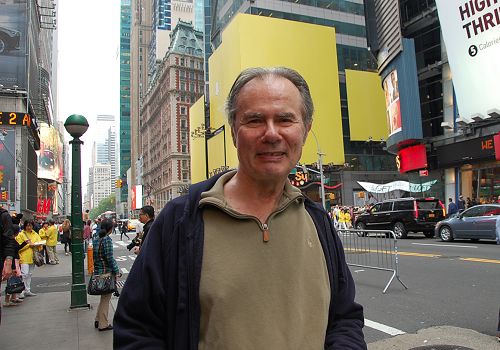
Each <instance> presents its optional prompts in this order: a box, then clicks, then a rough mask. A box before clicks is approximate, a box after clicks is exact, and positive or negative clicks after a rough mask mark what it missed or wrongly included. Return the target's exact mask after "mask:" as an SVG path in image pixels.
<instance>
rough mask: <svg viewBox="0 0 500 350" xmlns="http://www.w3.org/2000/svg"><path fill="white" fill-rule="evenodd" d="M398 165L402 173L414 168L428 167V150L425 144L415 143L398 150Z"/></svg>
mask: <svg viewBox="0 0 500 350" xmlns="http://www.w3.org/2000/svg"><path fill="white" fill-rule="evenodd" d="M396 165H397V167H398V169H399V172H400V173H401V174H404V173H407V172H409V171H412V170H419V169H423V168H427V152H426V150H425V145H421V144H420V145H415V146H410V147H406V148H403V149H402V150H400V151H399V152H398V155H397V157H396Z"/></svg>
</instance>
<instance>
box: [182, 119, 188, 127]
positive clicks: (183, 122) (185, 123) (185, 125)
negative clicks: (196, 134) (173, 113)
mask: <svg viewBox="0 0 500 350" xmlns="http://www.w3.org/2000/svg"><path fill="white" fill-rule="evenodd" d="M185 128H187V122H186V119H181V129H185Z"/></svg>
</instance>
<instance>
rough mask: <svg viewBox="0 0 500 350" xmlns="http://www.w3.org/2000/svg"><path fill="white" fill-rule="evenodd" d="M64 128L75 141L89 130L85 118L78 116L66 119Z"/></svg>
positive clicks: (73, 115) (74, 115)
mask: <svg viewBox="0 0 500 350" xmlns="http://www.w3.org/2000/svg"><path fill="white" fill-rule="evenodd" d="M64 128H65V129H66V131H67V132H68V134H70V135H71V136H73V137H74V138H75V139H78V138H80V137H81V136H82V135H83V134H85V133H86V132H87V129H88V128H89V122H88V121H87V118H85V117H84V116H83V115H80V114H72V115H70V116H69V117H68V119H66V122H65V123H64Z"/></svg>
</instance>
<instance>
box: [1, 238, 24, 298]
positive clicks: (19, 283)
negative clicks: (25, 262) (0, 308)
mask: <svg viewBox="0 0 500 350" xmlns="http://www.w3.org/2000/svg"><path fill="white" fill-rule="evenodd" d="M18 234H19V232H16V233H14V236H13V237H12V238H7V239H13V240H15V239H16V236H17V235H18ZM20 248H21V247H20V246H19V244H18V243H17V241H16V243H15V250H14V255H13V257H14V259H13V260H12V276H11V277H9V278H8V279H7V285H6V286H5V302H4V304H3V305H4V306H15V305H18V304H20V303H22V302H23V300H22V299H20V298H18V294H19V293H21V292H22V291H23V290H24V283H23V279H22V278H21V267H20V266H19V249H20Z"/></svg>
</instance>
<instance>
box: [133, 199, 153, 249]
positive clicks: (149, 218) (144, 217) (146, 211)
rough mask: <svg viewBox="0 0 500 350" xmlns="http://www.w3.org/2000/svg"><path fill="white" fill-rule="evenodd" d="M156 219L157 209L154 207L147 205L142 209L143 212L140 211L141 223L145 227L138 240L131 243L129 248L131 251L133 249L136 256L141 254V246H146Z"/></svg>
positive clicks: (137, 237) (135, 239)
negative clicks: (145, 243) (146, 240)
mask: <svg viewBox="0 0 500 350" xmlns="http://www.w3.org/2000/svg"><path fill="white" fill-rule="evenodd" d="M154 219H155V209H154V208H153V207H152V206H150V205H145V206H143V207H142V208H141V210H139V221H140V223H141V224H143V225H144V226H143V228H142V233H141V234H138V235H137V236H136V238H134V239H133V240H132V243H130V244H129V245H128V246H127V248H128V249H129V250H131V249H132V251H133V252H134V254H139V251H140V249H141V246H142V245H143V244H144V240H145V239H146V236H147V235H148V232H149V229H150V228H151V225H152V224H153V221H154ZM129 247H130V248H129Z"/></svg>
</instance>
